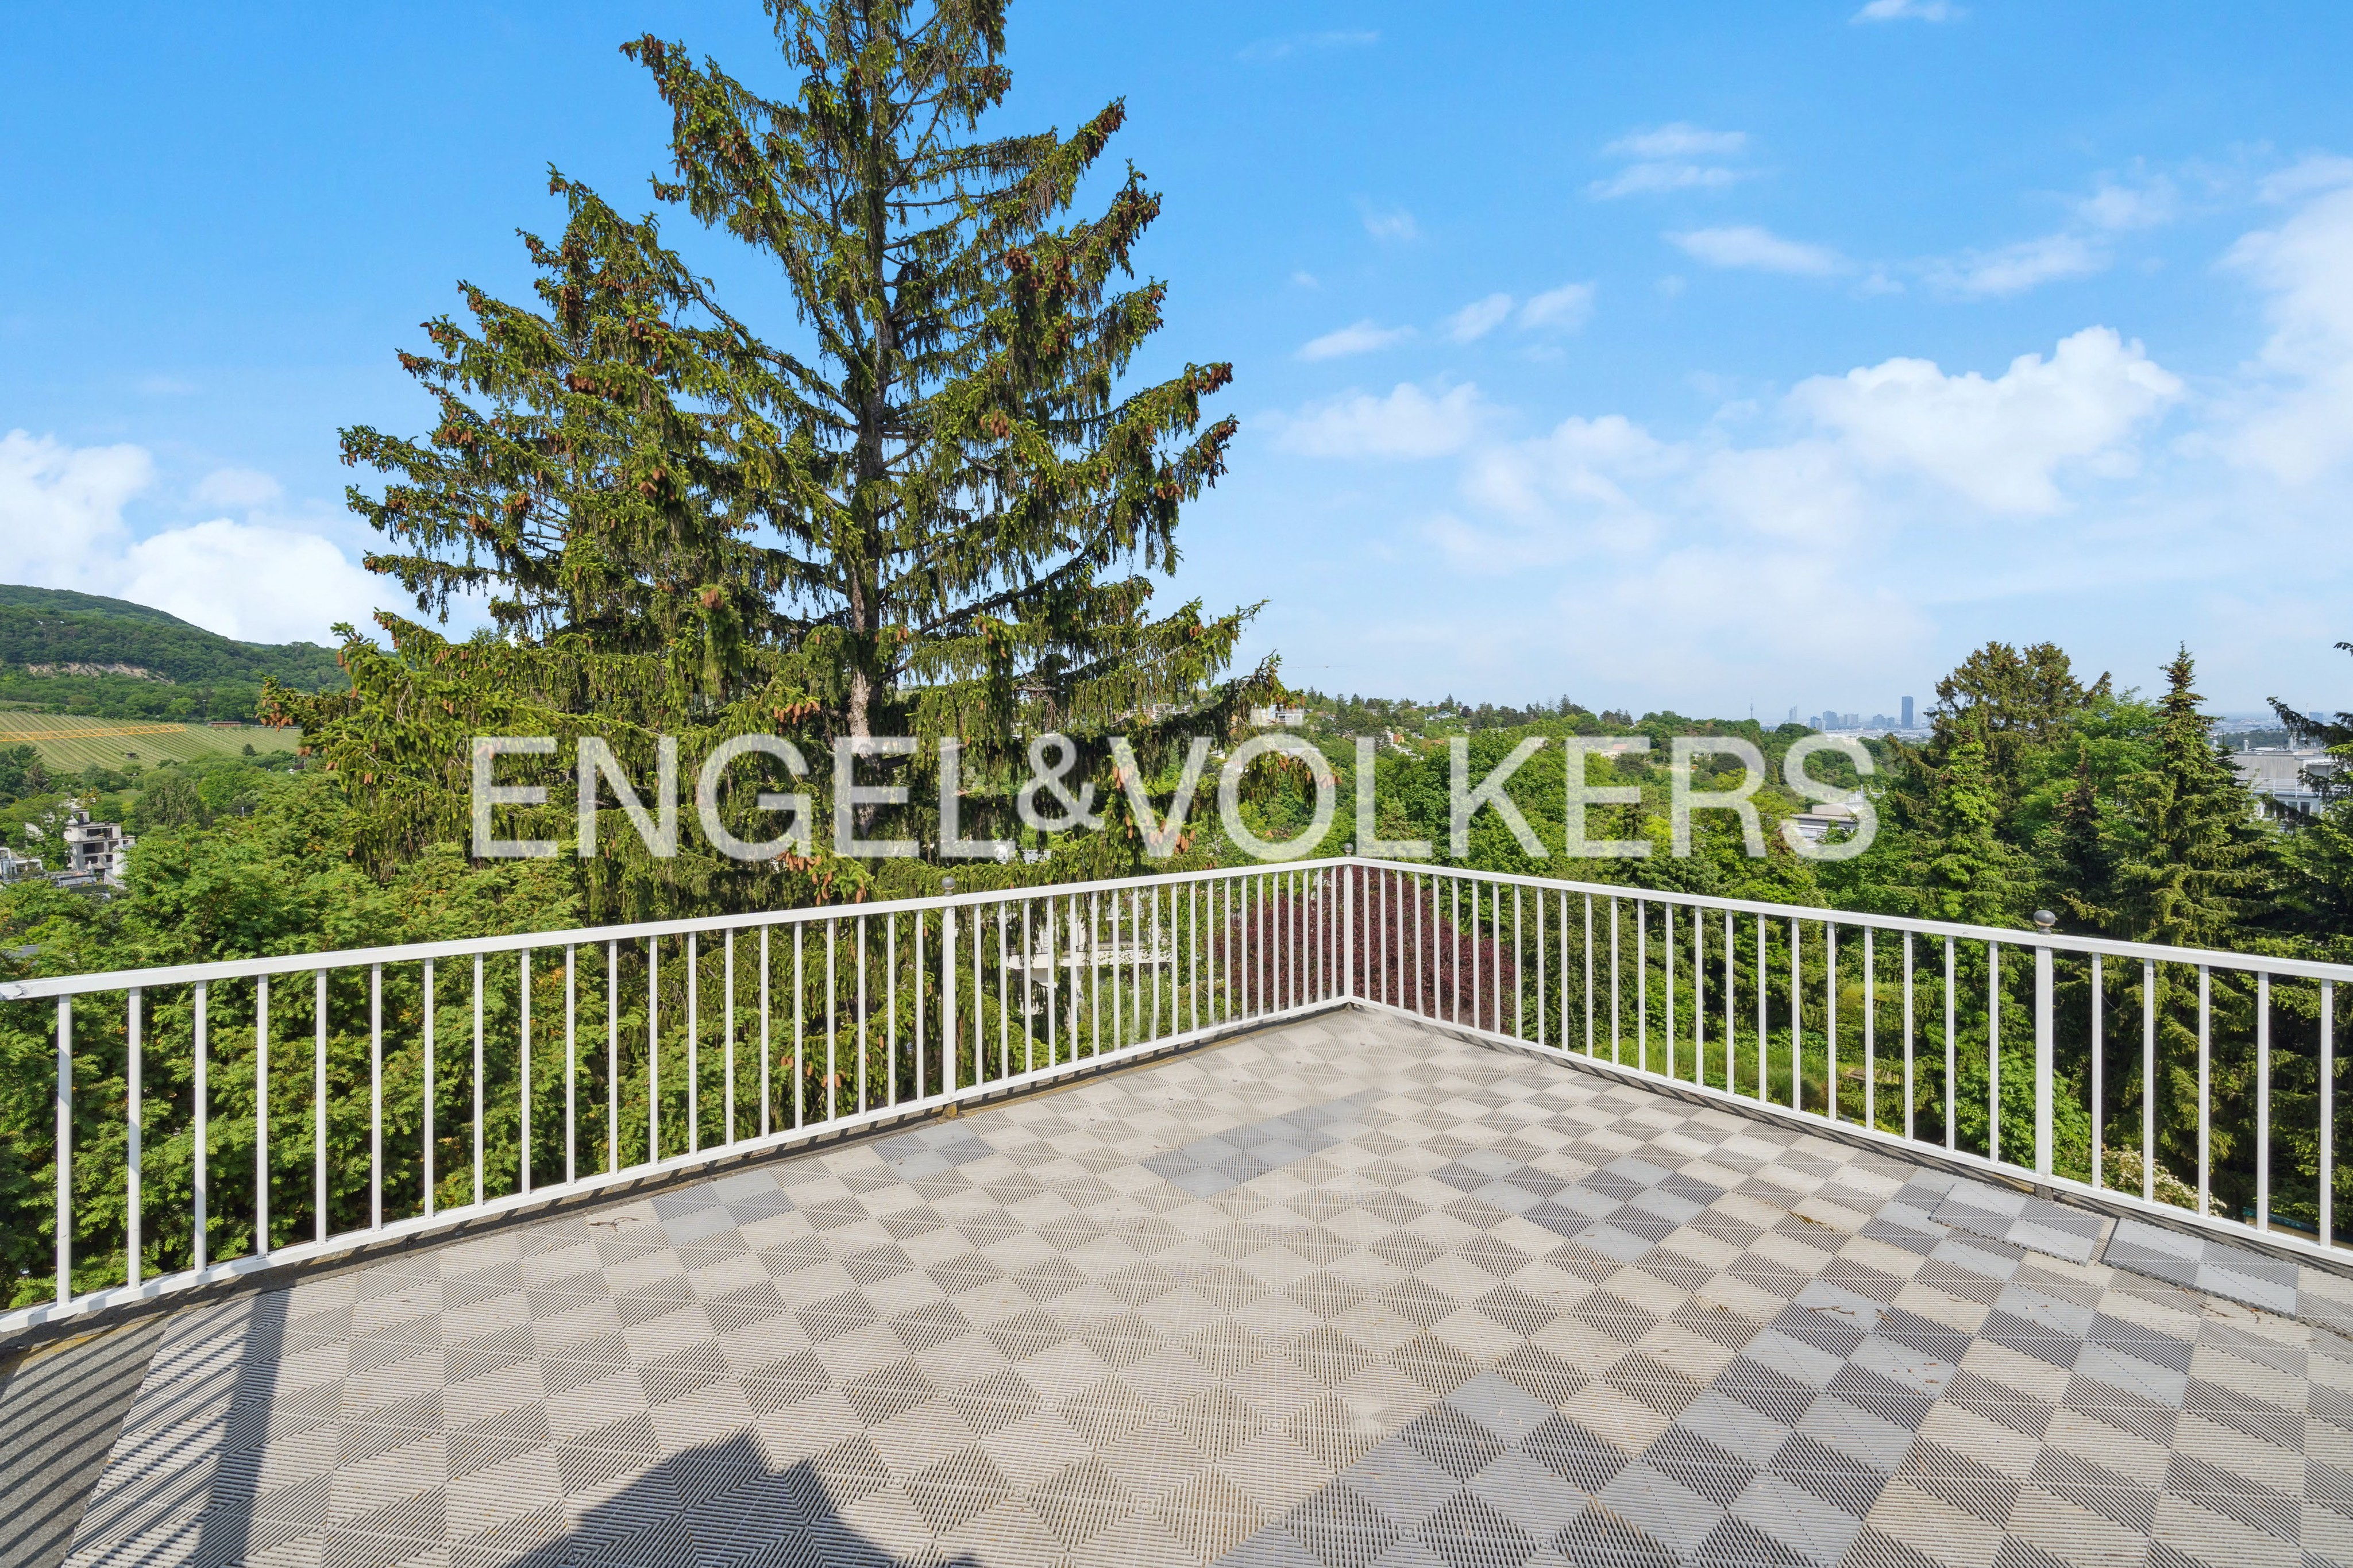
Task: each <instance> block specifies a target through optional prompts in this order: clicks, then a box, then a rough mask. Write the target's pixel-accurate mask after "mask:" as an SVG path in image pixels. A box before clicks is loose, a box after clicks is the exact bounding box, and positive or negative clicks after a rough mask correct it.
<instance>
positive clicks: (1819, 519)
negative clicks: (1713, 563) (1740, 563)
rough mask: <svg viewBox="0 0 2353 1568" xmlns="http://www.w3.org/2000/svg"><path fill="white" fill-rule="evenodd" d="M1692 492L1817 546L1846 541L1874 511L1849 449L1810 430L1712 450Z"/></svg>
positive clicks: (1757, 527)
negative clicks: (1775, 443) (1774, 442)
mask: <svg viewBox="0 0 2353 1568" xmlns="http://www.w3.org/2000/svg"><path fill="white" fill-rule="evenodd" d="M1692 496H1693V499H1694V500H1696V501H1698V502H1699V503H1700V504H1701V505H1703V506H1704V507H1705V508H1707V509H1708V510H1711V511H1713V512H1714V513H1715V514H1716V515H1717V516H1719V517H1722V518H1724V519H1725V520H1726V521H1730V522H1733V523H1735V524H1736V525H1738V526H1739V527H1740V528H1743V529H1746V530H1748V531H1752V532H1755V533H1759V534H1763V535H1766V536H1767V537H1769V538H1777V539H1786V540H1792V541H1803V542H1809V543H1811V544H1815V545H1819V546H1830V545H1840V544H1844V543H1847V542H1850V541H1852V540H1853V539H1854V538H1856V537H1857V536H1858V535H1860V534H1862V532H1863V531H1865V530H1866V529H1867V528H1868V527H1869V526H1870V524H1871V521H1873V515H1874V513H1873V506H1872V504H1871V503H1872V497H1871V494H1870V491H1869V490H1868V489H1867V488H1866V487H1865V486H1864V484H1863V483H1862V479H1861V478H1860V477H1859V476H1858V475H1857V474H1856V472H1855V465H1854V462H1853V460H1852V455H1851V454H1850V453H1848V452H1847V451H1846V450H1845V449H1844V448H1843V447H1841V446H1840V445H1839V444H1837V443H1836V442H1832V441H1825V440H1820V439H1812V438H1809V439H1800V440H1796V441H1791V442H1789V443H1788V444H1787V445H1785V446H1779V447H1745V448H1744V447H1732V448H1727V449H1725V450H1723V451H1718V452H1712V453H1710V454H1708V455H1707V457H1706V458H1704V459H1703V460H1702V461H1701V463H1700V466H1699V468H1698V471H1697V472H1696V473H1695V474H1694V476H1693V479H1692Z"/></svg>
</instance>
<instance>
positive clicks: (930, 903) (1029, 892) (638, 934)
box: [0, 857, 1350, 1002]
mask: <svg viewBox="0 0 2353 1568" xmlns="http://www.w3.org/2000/svg"><path fill="white" fill-rule="evenodd" d="M1347 864H1350V862H1349V861H1347V860H1345V859H1343V858H1337V857H1332V858H1322V859H1313V860H1279V861H1269V862H1265V863H1261V864H1256V865H1250V866H1222V867H1215V868H1210V869H1208V870H1200V871H1169V872H1163V873H1159V874H1156V875H1154V876H1150V877H1113V878H1103V879H1096V880H1094V881H1089V882H1038V883H1029V884H1026V885H1024V886H1021V887H1018V888H988V889H977V890H975V891H972V892H965V893H936V894H932V895H930V896H927V897H923V898H914V899H889V900H877V901H875V902H872V903H853V904H815V905H811V906H809V907H807V908H805V909H792V910H752V911H750V912H748V913H744V914H733V915H697V916H695V917H693V918H692V919H689V920H675V921H640V922H638V923H636V924H632V925H604V926H585V927H577V928H572V929H567V930H563V931H515V932H511V933H509V934H506V935H503V936H483V937H459V938H454V939H451V940H449V941H446V942H407V943H404V944H401V945H399V946H395V947H351V948H343V949H339V950H336V951H332V952H294V953H284V954H276V955H272V956H269V957H265V958H238V959H223V960H219V961H217V962H215V963H178V964H168V965H162V966H158V967H153V968H148V969H111V970H100V971H97V972H94V973H86V974H54V975H46V976H41V977H38V978H32V979H26V980H17V981H0V1002H33V1001H39V1000H41V999H43V998H49V997H58V996H79V995H88V994H92V993H103V992H110V991H129V990H131V989H132V988H133V987H137V988H140V989H148V988H152V987H157V986H165V985H194V984H198V983H199V982H206V983H209V982H211V981H216V980H250V979H254V978H256V977H257V976H259V975H265V974H267V975H280V974H307V973H311V972H312V971H315V970H321V969H330V970H333V969H365V968H368V967H370V966H372V965H375V964H379V963H423V962H425V961H426V960H427V959H442V958H471V957H473V956H474V955H476V954H477V953H480V954H483V955H485V956H487V955H489V954H491V953H501V952H536V951H539V950H542V949H546V948H555V947H589V946H594V945H596V944H600V943H603V942H644V941H646V940H647V939H648V938H660V937H668V936H686V935H690V934H696V935H703V934H709V933H711V932H713V931H745V930H758V929H759V928H761V927H763V926H766V927H776V926H792V925H809V924H817V923H820V922H822V921H836V920H848V919H850V918H852V917H854V916H859V915H866V916H873V915H891V914H906V913H910V912H914V911H923V912H928V911H931V910H946V909H968V908H971V907H973V906H976V905H986V904H1000V903H1018V902H1020V901H1021V900H1027V899H1044V898H1063V897H1067V896H1070V895H1073V894H1080V893H1099V892H1108V891H1111V890H1113V889H1131V888H1135V887H1138V886H1140V885H1143V884H1145V883H1151V884H1155V885H1158V886H1163V887H1166V886H1170V885H1177V884H1184V883H1190V882H1208V881H1217V880H1220V879H1228V878H1232V877H1241V876H1251V875H1257V874H1261V873H1266V872H1276V871H1303V870H1315V869H1321V868H1333V867H1339V866H1344V865H1347Z"/></svg>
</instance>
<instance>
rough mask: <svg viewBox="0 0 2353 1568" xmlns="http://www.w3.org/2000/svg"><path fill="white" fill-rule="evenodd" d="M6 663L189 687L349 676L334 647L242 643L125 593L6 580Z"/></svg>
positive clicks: (18, 672)
mask: <svg viewBox="0 0 2353 1568" xmlns="http://www.w3.org/2000/svg"><path fill="white" fill-rule="evenodd" d="M0 665H5V666H6V667H8V668H7V673H8V674H9V675H12V676H20V677H21V676H23V675H25V674H26V673H27V667H42V666H48V667H64V666H69V665H81V666H84V667H85V668H84V669H81V670H75V671H67V670H65V669H63V668H58V669H57V674H58V676H64V675H67V674H74V675H96V674H101V673H105V674H114V675H116V676H117V677H118V678H121V674H122V670H126V669H127V670H131V671H144V672H145V674H146V677H148V678H151V679H152V678H161V679H163V680H167V681H171V682H173V683H174V684H176V685H184V686H188V685H193V686H213V685H221V684H234V685H237V686H252V687H257V688H258V687H259V685H260V684H261V679H262V678H263V677H264V676H268V675H274V676H276V677H278V679H280V680H282V681H285V682H286V683H287V684H288V685H290V686H299V687H301V688H302V689H305V690H316V689H320V688H322V687H334V686H340V685H342V684H343V670H342V669H341V668H339V667H338V666H337V665H336V663H335V655H334V651H333V650H332V649H331V648H324V647H319V646H318V645H317V644H315V643H301V642H298V643H251V642H237V641H235V640H233V639H231V638H229V637H222V636H220V635H219V634H218V633H216V632H208V631H206V630H205V629H204V628H203V627H202V626H191V625H189V624H188V623H187V622H185V621H184V620H182V619H180V618H179V617H178V616H171V615H166V614H165V613H164V612H163V611H162V610H156V609H151V608H149V607H148V606H147V605H134V604H132V603H131V602H130V601H128V600H125V599H109V598H102V597H100V595H95V594H75V593H69V592H67V591H65V590H63V589H58V588H27V587H21V586H16V585H10V584H0ZM115 667H121V668H119V669H118V668H115ZM11 684H14V683H13V682H12V683H11ZM12 695H13V693H12Z"/></svg>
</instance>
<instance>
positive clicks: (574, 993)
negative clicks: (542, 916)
mask: <svg viewBox="0 0 2353 1568" xmlns="http://www.w3.org/2000/svg"><path fill="white" fill-rule="evenodd" d="M579 1145H580V948H579V944H578V943H576V942H566V943H565V944H564V1180H565V1184H566V1185H567V1186H568V1185H570V1184H572V1183H574V1182H576V1181H578V1180H579V1179H580V1157H579Z"/></svg>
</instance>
